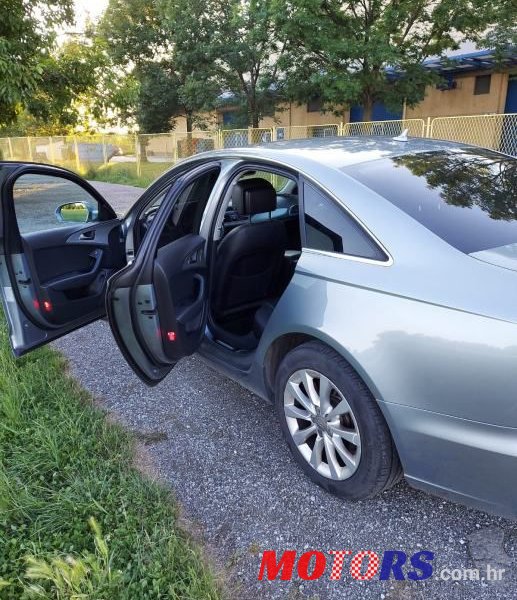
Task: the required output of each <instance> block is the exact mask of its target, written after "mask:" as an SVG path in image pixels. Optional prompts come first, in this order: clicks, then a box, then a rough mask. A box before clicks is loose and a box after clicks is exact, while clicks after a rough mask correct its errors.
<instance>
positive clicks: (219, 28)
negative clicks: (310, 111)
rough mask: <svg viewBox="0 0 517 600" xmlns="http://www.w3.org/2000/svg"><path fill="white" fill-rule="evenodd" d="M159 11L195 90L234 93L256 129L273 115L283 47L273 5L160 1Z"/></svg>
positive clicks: (240, 0) (265, 0)
mask: <svg viewBox="0 0 517 600" xmlns="http://www.w3.org/2000/svg"><path fill="white" fill-rule="evenodd" d="M160 6H161V10H162V12H163V15H164V18H165V19H166V23H167V27H168V30H169V31H170V32H171V36H172V37H171V39H172V40H173V42H174V44H175V49H176V55H177V57H178V60H179V61H180V62H181V64H182V65H183V69H185V68H189V69H190V71H191V73H190V75H189V85H190V86H191V87H192V89H193V90H194V91H196V90H197V85H199V84H200V85H202V86H207V89H215V88H217V87H218V88H220V90H221V91H222V92H227V93H230V94H231V95H232V99H233V102H234V104H236V105H238V106H239V107H241V109H242V111H243V112H244V114H245V115H246V121H247V124H249V125H251V126H253V127H258V124H259V121H260V119H261V118H262V117H264V116H266V115H272V114H274V109H275V105H276V104H277V103H278V99H279V97H280V91H281V90H280V88H281V78H280V73H279V61H278V59H279V58H280V57H281V56H282V53H283V50H284V47H285V43H284V42H283V41H282V40H281V32H280V31H279V30H278V28H277V27H276V19H275V13H274V11H273V4H272V2H271V0H208V1H207V2H202V1H200V0H194V1H192V0H161V3H160ZM200 67H201V70H200V72H197V71H196V70H197V69H199V68H200Z"/></svg>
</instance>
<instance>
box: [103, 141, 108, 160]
mask: <svg viewBox="0 0 517 600" xmlns="http://www.w3.org/2000/svg"><path fill="white" fill-rule="evenodd" d="M102 162H103V163H104V165H107V164H108V151H107V148H106V136H105V135H104V134H102Z"/></svg>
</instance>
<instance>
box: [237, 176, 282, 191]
mask: <svg viewBox="0 0 517 600" xmlns="http://www.w3.org/2000/svg"><path fill="white" fill-rule="evenodd" d="M255 177H259V178H261V179H267V181H269V182H270V183H271V184H272V185H273V187H274V188H275V190H276V191H277V192H281V191H283V190H284V188H285V187H286V185H287V184H288V182H290V181H291V179H289V178H288V177H284V176H283V175H277V174H276V173H271V172H270V171H250V172H248V173H245V174H244V175H242V176H241V177H239V179H251V178H255Z"/></svg>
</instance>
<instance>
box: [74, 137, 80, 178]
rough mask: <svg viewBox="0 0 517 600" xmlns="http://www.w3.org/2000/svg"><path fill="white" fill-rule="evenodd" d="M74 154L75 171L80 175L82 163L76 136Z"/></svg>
mask: <svg viewBox="0 0 517 600" xmlns="http://www.w3.org/2000/svg"><path fill="white" fill-rule="evenodd" d="M74 154H75V170H76V171H77V172H78V173H80V171H81V161H80V159H79V145H78V144H77V136H76V135H74Z"/></svg>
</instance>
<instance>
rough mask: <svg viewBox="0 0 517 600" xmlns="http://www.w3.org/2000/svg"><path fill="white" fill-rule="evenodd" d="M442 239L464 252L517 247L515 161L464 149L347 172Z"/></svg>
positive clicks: (376, 163)
mask: <svg viewBox="0 0 517 600" xmlns="http://www.w3.org/2000/svg"><path fill="white" fill-rule="evenodd" d="M344 171H345V172H346V173H347V174H349V175H351V176H352V177H354V178H355V179H357V180H358V181H360V182H361V183H363V184H365V185H366V186H367V187H369V188H371V189H372V190H374V191H375V192H377V193H378V194H380V195H381V196H384V197H385V198H386V199H387V200H389V201H390V202H392V203H393V204H394V205H395V206H397V207H398V208H400V209H401V210H403V211H404V212H405V213H407V214H408V215H410V216H411V217H413V218H414V219H416V220H417V221H418V222H419V223H421V224H422V225H424V226H425V227H427V229H429V230H431V231H432V232H433V233H435V234H436V235H438V236H440V237H441V238H442V239H443V240H445V241H446V242H448V243H449V244H451V245H452V246H454V247H455V248H457V249H458V250H461V251H462V252H465V253H467V254H470V253H472V252H479V251H481V250H487V249H490V248H497V247H499V246H505V245H508V244H514V243H517V159H515V158H510V157H508V156H504V155H502V154H497V153H496V152H491V151H489V150H482V149H470V148H462V149H459V150H446V151H444V150H440V151H434V152H423V153H418V154H408V155H405V156H396V157H393V158H387V159H380V160H375V161H371V162H367V163H361V164H358V165H353V166H350V167H346V168H345V169H344Z"/></svg>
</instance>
